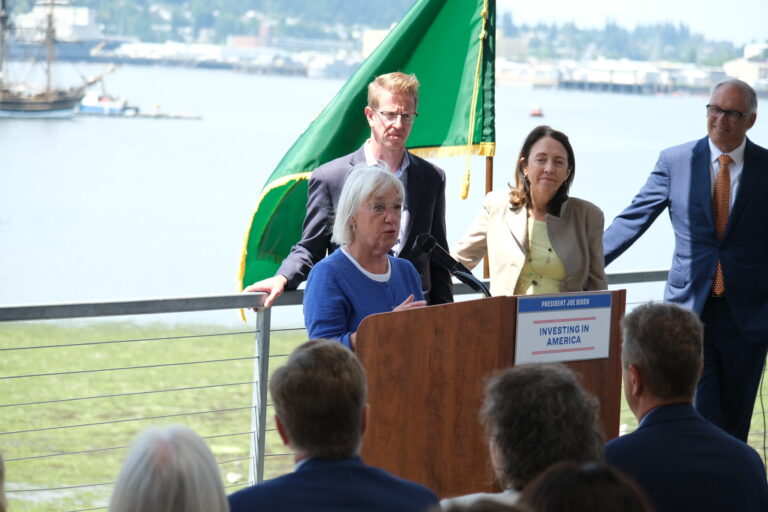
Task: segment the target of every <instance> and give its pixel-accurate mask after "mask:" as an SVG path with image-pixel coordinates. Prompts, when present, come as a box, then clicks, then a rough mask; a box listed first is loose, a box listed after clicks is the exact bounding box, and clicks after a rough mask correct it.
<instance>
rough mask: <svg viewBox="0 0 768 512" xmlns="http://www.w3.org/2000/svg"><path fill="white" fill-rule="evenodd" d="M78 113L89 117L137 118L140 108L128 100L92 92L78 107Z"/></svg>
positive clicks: (104, 93) (101, 92)
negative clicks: (130, 103)
mask: <svg viewBox="0 0 768 512" xmlns="http://www.w3.org/2000/svg"><path fill="white" fill-rule="evenodd" d="M77 113H78V114H80V115H88V116H129V117H130V116H137V115H138V114H139V107H136V106H134V105H129V104H128V100H125V99H123V98H117V97H115V96H111V95H109V94H107V93H106V92H104V91H91V92H89V93H88V94H86V95H85V97H84V98H83V99H82V101H81V102H80V104H79V105H78V106H77Z"/></svg>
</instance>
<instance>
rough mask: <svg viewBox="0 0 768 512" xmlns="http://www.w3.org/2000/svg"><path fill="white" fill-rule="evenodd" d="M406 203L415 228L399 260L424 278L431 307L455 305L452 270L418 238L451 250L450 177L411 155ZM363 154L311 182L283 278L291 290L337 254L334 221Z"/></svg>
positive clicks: (335, 163) (334, 164) (336, 163)
mask: <svg viewBox="0 0 768 512" xmlns="http://www.w3.org/2000/svg"><path fill="white" fill-rule="evenodd" d="M407 158H410V161H411V164H410V167H408V171H407V176H408V177H407V183H406V191H405V195H406V200H407V202H408V208H409V218H410V225H409V226H408V231H407V233H408V236H407V239H406V240H405V243H404V244H401V249H400V253H399V254H398V255H397V256H399V257H401V258H405V259H407V260H409V261H410V262H411V263H413V266H414V267H416V270H417V271H418V273H419V276H420V277H421V286H422V289H423V290H424V295H425V297H426V298H427V300H428V301H429V304H444V303H446V302H453V287H452V284H451V276H450V274H449V273H448V270H446V269H445V268H443V267H441V266H440V265H438V264H436V263H432V262H431V261H430V258H429V255H428V254H425V253H424V252H423V251H422V250H421V249H419V248H418V247H417V246H416V237H418V236H419V235H420V234H422V233H431V234H432V236H434V237H435V239H436V240H437V243H438V244H440V245H441V246H443V247H445V248H447V247H448V241H447V238H446V231H445V173H444V172H443V171H442V169H440V168H438V167H435V166H434V165H432V164H431V163H429V162H427V161H426V160H424V159H423V158H419V157H417V156H415V155H413V154H410V153H408V155H407ZM365 163H366V162H365V151H364V149H363V148H360V149H359V150H357V151H355V152H354V153H351V154H349V155H346V156H343V157H341V158H337V159H336V160H332V161H331V162H328V163H326V164H323V165H321V166H320V167H318V168H317V169H315V170H314V171H313V172H312V175H311V177H310V178H309V192H308V197H307V214H306V217H304V227H303V231H302V235H301V241H299V242H298V243H297V244H296V245H295V246H293V248H292V249H291V253H290V254H289V255H288V257H286V258H285V260H283V263H282V265H280V268H279V269H278V271H277V273H278V274H281V275H283V276H285V277H286V278H287V279H288V283H287V284H286V289H289V290H290V289H295V288H296V287H297V286H299V284H301V283H302V282H303V281H305V280H306V279H307V276H308V275H309V271H310V270H312V266H313V265H314V264H315V263H316V262H318V261H320V260H321V259H323V258H324V257H325V256H326V254H330V253H332V252H333V251H334V250H336V248H337V247H336V245H335V244H332V243H331V228H332V225H333V224H332V223H333V215H334V213H335V211H336V206H337V205H338V203H339V196H341V189H342V188H343V187H344V182H345V181H346V179H347V175H348V174H349V172H350V171H351V170H352V169H353V168H354V167H355V166H359V165H365Z"/></svg>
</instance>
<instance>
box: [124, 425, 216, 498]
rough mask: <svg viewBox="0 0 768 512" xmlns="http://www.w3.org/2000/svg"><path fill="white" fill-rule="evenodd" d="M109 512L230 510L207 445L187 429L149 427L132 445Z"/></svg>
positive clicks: (175, 426)
mask: <svg viewBox="0 0 768 512" xmlns="http://www.w3.org/2000/svg"><path fill="white" fill-rule="evenodd" d="M109 510H110V512H134V511H136V510H141V511H142V512H226V511H227V510H229V505H228V504H227V497H226V494H225V493H224V487H223V485H222V482H221V474H220V473H219V468H218V466H217V465H216V460H215V459H214V457H213V454H212V453H211V450H210V449H209V448H208V446H207V445H206V444H205V441H204V440H203V439H202V438H201V437H200V436H199V435H197V434H196V433H195V432H194V431H192V430H191V429H189V428H188V427H185V426H183V425H172V426H169V427H160V428H150V429H148V430H145V431H144V432H142V433H141V434H140V435H139V436H138V437H137V438H136V441H135V442H134V443H133V446H131V448H130V451H129V452H128V456H127V457H126V459H125V462H124V463H123V468H122V470H121V471H120V476H119V477H118V479H117V482H116V483H115V490H114V492H113V494H112V501H111V502H110V505H109Z"/></svg>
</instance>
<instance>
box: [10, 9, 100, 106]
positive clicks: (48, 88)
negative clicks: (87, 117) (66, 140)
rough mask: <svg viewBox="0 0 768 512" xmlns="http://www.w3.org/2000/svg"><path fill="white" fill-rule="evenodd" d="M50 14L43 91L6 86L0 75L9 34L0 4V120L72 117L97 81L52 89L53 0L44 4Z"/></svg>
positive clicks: (47, 28) (86, 81)
mask: <svg viewBox="0 0 768 512" xmlns="http://www.w3.org/2000/svg"><path fill="white" fill-rule="evenodd" d="M47 2H48V6H49V11H48V20H47V25H46V28H45V45H46V49H47V56H46V61H45V88H44V89H42V90H37V91H35V90H33V89H32V88H31V87H29V86H28V85H26V84H18V83H13V84H12V83H8V81H7V80H5V76H4V75H3V63H4V61H5V51H4V50H5V37H6V34H7V31H8V18H9V15H8V10H7V9H6V0H0V117H37V118H62V117H64V118H66V117H72V115H73V114H74V112H75V107H76V106H77V105H78V103H80V100H82V99H83V97H84V96H85V90H86V88H87V87H88V86H89V85H92V84H94V83H96V82H98V81H99V80H101V78H102V77H101V76H100V77H95V78H92V79H88V80H85V82H84V83H82V84H81V85H78V86H75V87H68V88H54V87H53V86H52V84H51V68H52V66H53V61H54V51H53V46H54V34H55V30H54V27H53V7H54V4H55V0H47Z"/></svg>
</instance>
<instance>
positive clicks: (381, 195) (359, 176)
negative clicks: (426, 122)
mask: <svg viewBox="0 0 768 512" xmlns="http://www.w3.org/2000/svg"><path fill="white" fill-rule="evenodd" d="M404 197H405V189H404V188H403V183H402V182H401V181H400V180H399V179H398V178H397V176H395V174H394V173H393V172H391V171H390V170H389V167H388V166H387V165H386V164H385V163H383V162H382V167H356V168H354V169H352V171H351V172H350V173H349V176H348V177H347V180H346V181H345V182H344V188H343V189H342V190H341V196H340V197H339V204H338V207H337V208H336V216H335V218H334V221H333V234H332V236H331V240H332V241H333V242H334V243H336V244H338V245H343V244H351V243H352V242H354V241H355V237H356V236H358V235H359V236H364V233H362V232H360V233H358V232H357V229H358V228H359V229H361V230H364V229H365V228H366V226H367V224H366V223H365V222H364V221H363V220H362V219H358V217H362V216H364V214H371V215H375V214H376V213H377V212H376V211H372V209H373V208H374V207H375V206H376V205H377V204H378V205H381V204H383V205H384V209H385V211H384V213H385V214H386V209H387V208H390V206H391V205H389V204H387V201H394V202H398V203H399V204H400V206H401V207H402V203H403V198H404ZM362 208H365V209H366V211H365V212H362V211H361V209H362ZM397 214H398V216H399V214H400V211H398V212H397ZM398 218H399V217H398ZM357 220H359V221H360V222H357ZM399 227H400V224H399V220H398V226H397V233H395V236H394V239H393V240H392V244H394V242H395V241H396V240H397V236H399ZM391 247H392V246H391V245H390V247H389V248H391ZM389 248H388V249H389Z"/></svg>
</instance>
